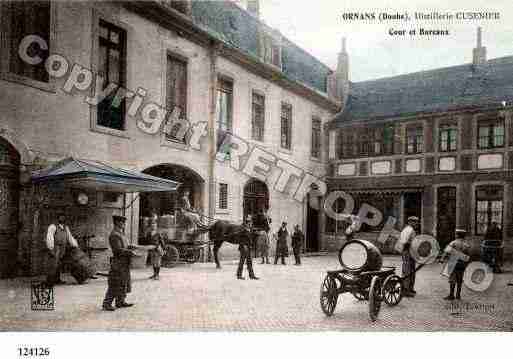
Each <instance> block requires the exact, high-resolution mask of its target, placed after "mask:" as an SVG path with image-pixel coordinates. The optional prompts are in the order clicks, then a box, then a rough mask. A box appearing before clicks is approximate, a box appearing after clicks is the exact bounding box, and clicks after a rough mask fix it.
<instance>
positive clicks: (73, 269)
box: [69, 248, 96, 284]
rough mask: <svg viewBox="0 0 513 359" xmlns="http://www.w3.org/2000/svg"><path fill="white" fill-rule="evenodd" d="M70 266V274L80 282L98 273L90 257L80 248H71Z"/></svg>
mask: <svg viewBox="0 0 513 359" xmlns="http://www.w3.org/2000/svg"><path fill="white" fill-rule="evenodd" d="M69 266H70V267H69V268H70V274H71V275H72V276H73V278H75V280H76V281H77V282H78V283H79V284H82V283H84V282H85V281H86V280H87V279H89V278H91V277H92V276H93V275H94V274H95V273H96V269H95V268H94V265H93V264H92V263H91V261H90V260H89V257H88V256H87V254H85V253H84V252H83V251H82V250H81V249H80V248H71V251H70V261H69Z"/></svg>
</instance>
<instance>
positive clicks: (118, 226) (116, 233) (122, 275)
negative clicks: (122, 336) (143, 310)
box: [103, 216, 136, 311]
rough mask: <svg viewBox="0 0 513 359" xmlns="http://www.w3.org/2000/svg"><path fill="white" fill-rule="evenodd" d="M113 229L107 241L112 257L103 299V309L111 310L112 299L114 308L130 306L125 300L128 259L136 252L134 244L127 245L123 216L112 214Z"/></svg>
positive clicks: (128, 271) (127, 283) (128, 291)
mask: <svg viewBox="0 0 513 359" xmlns="http://www.w3.org/2000/svg"><path fill="white" fill-rule="evenodd" d="M112 220H113V222H114V229H113V230H112V232H111V234H110V236H109V243H110V247H111V249H112V258H111V264H110V272H109V280H108V287H107V293H105V299H104V300H103V310H107V311H113V310H115V308H114V307H113V306H112V302H113V301H114V299H115V300H116V308H126V307H131V306H132V305H133V304H132V303H127V302H126V301H125V299H126V295H127V293H130V292H131V289H132V287H131V280H130V261H131V259H132V257H133V256H135V255H136V253H135V252H134V251H133V249H135V247H134V246H130V245H128V242H127V240H126V238H125V235H124V232H125V222H126V218H125V217H123V216H113V217H112Z"/></svg>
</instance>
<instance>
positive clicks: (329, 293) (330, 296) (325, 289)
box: [320, 275, 338, 317]
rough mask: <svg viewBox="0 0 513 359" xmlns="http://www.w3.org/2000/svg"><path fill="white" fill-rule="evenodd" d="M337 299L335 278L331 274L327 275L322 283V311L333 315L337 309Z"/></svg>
mask: <svg viewBox="0 0 513 359" xmlns="http://www.w3.org/2000/svg"><path fill="white" fill-rule="evenodd" d="M337 300H338V293H337V284H336V282H335V279H333V278H331V277H330V276H329V275H326V276H325V277H324V280H323V281H322V284H321V295H320V302H321V308H322V311H323V312H324V314H326V315H327V316H328V317H329V316H331V315H332V314H333V312H334V311H335V307H336V306H337Z"/></svg>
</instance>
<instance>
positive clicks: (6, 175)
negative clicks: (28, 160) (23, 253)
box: [0, 138, 20, 278]
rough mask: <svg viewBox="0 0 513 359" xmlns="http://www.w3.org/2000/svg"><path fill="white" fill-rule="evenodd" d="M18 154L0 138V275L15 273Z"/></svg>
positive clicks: (3, 276)
mask: <svg viewBox="0 0 513 359" xmlns="http://www.w3.org/2000/svg"><path fill="white" fill-rule="evenodd" d="M19 165H20V155H19V153H18V152H17V151H16V149H15V148H14V147H13V146H11V144H10V143H8V142H7V141H5V140H4V139H2V138H0V277H2V278H5V277H8V276H11V275H14V274H15V273H16V269H17V268H16V258H17V249H18V215H19V213H18V200H19V187H20V182H19Z"/></svg>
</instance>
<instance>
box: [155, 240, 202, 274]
mask: <svg viewBox="0 0 513 359" xmlns="http://www.w3.org/2000/svg"><path fill="white" fill-rule="evenodd" d="M208 246H209V242H208V241H203V240H197V239H191V240H188V241H185V242H184V241H177V240H168V241H166V248H165V253H164V256H163V257H162V266H163V267H174V266H176V265H177V264H179V263H195V262H198V261H199V260H200V259H201V257H202V256H203V255H204V253H205V250H208Z"/></svg>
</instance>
